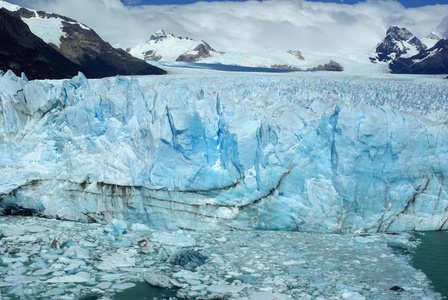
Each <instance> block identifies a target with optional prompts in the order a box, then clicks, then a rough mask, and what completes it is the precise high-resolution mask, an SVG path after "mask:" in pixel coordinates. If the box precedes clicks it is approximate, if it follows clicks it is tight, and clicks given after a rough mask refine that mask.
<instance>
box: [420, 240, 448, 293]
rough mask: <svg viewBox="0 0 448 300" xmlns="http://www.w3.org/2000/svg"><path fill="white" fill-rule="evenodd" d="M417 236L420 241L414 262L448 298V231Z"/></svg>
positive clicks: (435, 287) (438, 290) (436, 289)
mask: <svg viewBox="0 0 448 300" xmlns="http://www.w3.org/2000/svg"><path fill="white" fill-rule="evenodd" d="M417 237H418V239H419V240H420V243H419V245H418V246H417V247H416V248H415V250H414V251H413V253H412V264H413V266H414V267H415V268H418V269H421V270H422V271H423V272H425V274H426V276H428V278H429V279H430V280H431V282H432V285H433V286H434V290H435V291H436V292H439V293H441V294H442V295H443V296H444V297H445V299H448V231H430V232H425V233H417Z"/></svg>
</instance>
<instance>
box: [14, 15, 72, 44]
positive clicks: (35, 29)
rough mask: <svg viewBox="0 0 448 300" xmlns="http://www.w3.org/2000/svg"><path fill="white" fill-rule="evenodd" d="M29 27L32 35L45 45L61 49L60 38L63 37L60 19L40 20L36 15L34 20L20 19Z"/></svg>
mask: <svg viewBox="0 0 448 300" xmlns="http://www.w3.org/2000/svg"><path fill="white" fill-rule="evenodd" d="M22 20H23V21H24V22H25V23H26V24H27V25H28V26H29V27H30V30H31V32H32V33H34V34H35V35H37V36H38V37H40V38H41V39H42V40H43V41H44V42H45V43H47V44H50V43H51V44H53V45H55V46H56V47H58V48H60V47H61V38H62V37H65V33H64V32H63V31H62V28H63V27H64V25H63V24H62V21H63V20H62V19H60V18H41V17H39V16H38V15H36V16H35V17H34V18H22Z"/></svg>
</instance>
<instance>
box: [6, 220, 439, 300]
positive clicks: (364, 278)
mask: <svg viewBox="0 0 448 300" xmlns="http://www.w3.org/2000/svg"><path fill="white" fill-rule="evenodd" d="M36 226H38V227H36ZM10 227H14V228H16V229H20V231H21V232H23V233H24V235H19V236H17V235H12V236H2V237H1V239H0V295H2V297H3V300H6V299H7V300H11V299H17V298H29V299H34V298H38V299H45V298H49V299H73V300H74V299H81V298H80V297H81V296H85V297H87V296H89V295H90V296H93V295H95V297H96V298H99V299H101V298H103V299H114V295H116V294H117V293H119V292H120V291H122V290H124V289H130V288H132V287H133V286H134V285H135V284H136V283H138V282H144V281H145V279H146V280H147V281H148V282H150V283H151V284H153V285H156V286H159V287H160V286H163V287H176V288H177V289H178V291H177V297H178V298H182V297H184V298H190V299H197V298H201V299H223V298H226V297H227V298H230V299H246V300H260V299H267V300H274V299H275V300H278V299H281V300H283V299H305V300H311V299H350V300H357V299H406V300H409V299H411V300H417V299H418V300H420V299H432V300H434V299H442V297H441V296H440V295H439V294H437V293H434V292H433V291H432V289H431V286H430V283H429V281H428V279H427V278H426V276H425V275H424V274H423V273H422V272H421V271H420V270H417V269H414V268H413V267H411V266H410V265H409V254H408V253H403V252H401V253H397V254H396V253H395V250H394V248H391V247H390V245H393V243H399V244H400V245H401V246H406V248H407V249H409V250H411V249H412V248H413V247H415V245H416V241H414V239H413V235H412V234H408V233H401V234H397V235H390V234H382V233H376V234H369V235H367V234H362V235H354V234H337V235H336V234H319V233H299V232H272V231H262V232H244V231H221V232H219V231H217V232H188V233H186V232H173V233H169V232H155V231H154V230H151V231H149V232H138V231H133V230H129V231H127V232H123V234H121V235H116V236H115V238H114V239H105V238H104V237H105V236H107V235H108V233H107V232H105V230H104V228H105V226H104V225H100V224H94V223H92V224H84V223H74V222H69V221H58V220H50V219H38V218H29V217H10V216H8V217H0V228H2V229H5V228H10ZM36 228H39V230H35V229H36ZM16 232H18V231H16ZM159 234H162V235H159ZM22 236H28V237H32V238H33V239H32V240H33V241H32V242H29V240H30V239H29V240H22V239H20V237H22ZM161 236H163V237H167V236H168V237H169V239H165V238H160V237H161ZM54 237H57V240H58V241H59V242H60V243H61V247H60V249H53V248H52V247H51V242H52V241H53V240H54ZM174 237H178V238H179V243H178V244H177V245H174V246H173V245H172V244H176V243H173V239H174ZM185 237H188V238H189V239H188V240H190V243H185ZM224 238H225V242H222V241H220V240H224ZM167 240H169V243H167ZM193 240H194V243H192V242H191V241H193ZM123 241H127V242H126V243H123ZM139 242H140V245H139ZM145 243H146V245H148V244H150V245H151V247H152V249H153V251H152V252H147V253H145V252H142V251H141V250H140V249H141V247H145ZM193 244H194V245H193ZM180 245H186V246H180ZM191 245H193V246H191ZM196 251H199V252H200V253H203V255H204V256H207V257H208V258H207V260H206V261H205V263H204V264H201V265H199V264H198V265H197V266H196V267H195V268H193V269H185V268H183V267H182V266H181V265H177V264H176V265H173V264H172V263H170V260H168V258H169V257H176V255H175V254H176V253H184V254H185V253H188V254H192V253H194V254H195V255H193V257H195V256H196V253H197V252H196ZM161 254H163V255H162V256H164V259H159V257H160V256H161ZM178 258H179V260H180V261H181V260H182V255H179V256H178ZM167 260H168V261H167ZM200 262H203V261H202V259H200ZM391 287H400V289H398V288H393V289H392V290H391Z"/></svg>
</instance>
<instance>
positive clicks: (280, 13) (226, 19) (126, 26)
mask: <svg viewBox="0 0 448 300" xmlns="http://www.w3.org/2000/svg"><path fill="white" fill-rule="evenodd" d="M187 1H189V0H185V1H180V0H164V1H160V0H121V1H120V0H9V2H11V3H14V4H19V5H23V6H25V7H29V8H32V9H37V10H44V11H48V12H54V13H58V14H61V15H64V16H68V17H71V18H73V19H75V20H78V21H80V22H82V23H84V24H86V25H87V26H89V27H91V28H93V29H94V30H95V31H96V32H97V33H98V34H99V35H100V36H101V37H102V38H103V39H104V40H106V41H108V42H109V43H111V44H112V45H113V46H116V47H121V48H124V49H125V48H127V47H132V46H135V45H137V44H140V43H144V42H145V41H146V40H148V39H149V38H150V36H151V34H153V33H154V32H156V31H157V30H160V29H163V30H165V31H166V32H170V33H173V34H174V35H176V36H184V37H185V36H187V37H190V38H193V39H196V40H205V41H206V42H207V43H209V44H210V45H211V46H212V47H213V48H214V49H216V50H218V51H225V52H232V51H247V52H255V51H263V52H266V51H270V50H282V51H286V50H299V51H302V52H303V53H307V52H308V53H310V52H321V53H322V52H324V53H336V52H344V53H359V52H369V51H371V50H372V49H373V48H374V47H375V46H376V44H377V43H379V42H380V41H381V40H382V39H383V38H384V36H385V34H386V31H387V29H388V28H389V27H390V26H392V25H394V26H399V27H406V28H407V29H409V30H410V31H411V32H413V33H414V34H415V35H417V37H419V38H425V37H426V36H428V35H429V34H430V33H431V32H432V31H435V32H437V33H439V34H440V35H442V36H443V35H444V34H445V35H446V36H445V37H446V38H448V3H446V2H447V1H448V0H444V1H442V0H437V1H436V0H422V1H413V0H402V1H401V2H398V1H396V0H363V1H354V0H344V1H343V2H341V1H340V0H335V1H331V2H329V1H327V2H325V3H324V2H316V1H311V0H249V1H210V2H205V1H202V2H195V3H191V4H185V3H186V2H187ZM160 2H162V3H163V4H165V5H159V4H157V3H160ZM355 2H356V3H355ZM417 2H418V3H425V4H430V3H436V4H437V5H426V6H420V7H412V6H413V5H411V4H412V3H414V4H415V3H417ZM124 3H125V4H124ZM176 3H182V4H176ZM404 3H407V4H405V5H404Z"/></svg>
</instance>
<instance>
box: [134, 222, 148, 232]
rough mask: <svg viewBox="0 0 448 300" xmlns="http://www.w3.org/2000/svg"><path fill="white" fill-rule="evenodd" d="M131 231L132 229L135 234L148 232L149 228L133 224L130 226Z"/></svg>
mask: <svg viewBox="0 0 448 300" xmlns="http://www.w3.org/2000/svg"><path fill="white" fill-rule="evenodd" d="M131 229H132V230H133V231H137V232H146V231H149V230H150V229H149V227H148V226H147V225H145V224H140V223H134V224H132V226H131Z"/></svg>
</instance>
